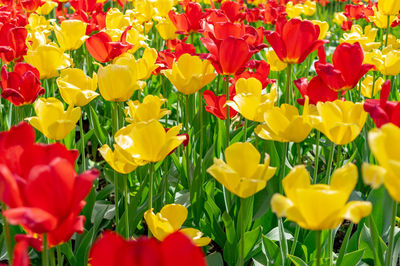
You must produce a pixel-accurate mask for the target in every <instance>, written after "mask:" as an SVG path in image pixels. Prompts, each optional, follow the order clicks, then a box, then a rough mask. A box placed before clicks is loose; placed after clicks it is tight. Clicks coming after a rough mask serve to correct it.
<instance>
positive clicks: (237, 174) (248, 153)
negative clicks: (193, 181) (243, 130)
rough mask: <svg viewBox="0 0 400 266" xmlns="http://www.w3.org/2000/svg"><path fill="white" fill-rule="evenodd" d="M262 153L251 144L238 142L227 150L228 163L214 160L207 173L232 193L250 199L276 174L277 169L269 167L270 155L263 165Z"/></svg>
mask: <svg viewBox="0 0 400 266" xmlns="http://www.w3.org/2000/svg"><path fill="white" fill-rule="evenodd" d="M260 158H261V156H260V153H259V152H258V151H257V149H256V148H255V147H254V146H253V145H252V144H251V143H248V142H246V143H241V142H236V143H234V144H232V145H230V146H229V147H228V148H226V149H225V159H226V163H225V162H224V161H223V160H221V159H217V158H214V164H213V165H212V166H211V167H209V168H208V169H207V173H209V174H210V175H211V176H213V177H214V178H215V179H217V181H218V182H220V183H221V184H222V185H224V186H225V187H226V188H227V189H228V190H229V191H230V192H232V193H233V194H235V195H237V196H239V197H241V198H248V197H250V196H252V195H254V194H255V193H257V192H258V191H260V190H262V189H263V188H264V187H265V186H266V185H267V182H268V180H270V179H271V178H272V176H273V175H274V174H275V171H276V168H275V167H270V166H269V155H268V154H266V155H265V160H264V163H263V164H259V162H260Z"/></svg>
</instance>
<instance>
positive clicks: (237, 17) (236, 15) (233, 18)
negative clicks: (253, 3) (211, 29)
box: [220, 1, 246, 22]
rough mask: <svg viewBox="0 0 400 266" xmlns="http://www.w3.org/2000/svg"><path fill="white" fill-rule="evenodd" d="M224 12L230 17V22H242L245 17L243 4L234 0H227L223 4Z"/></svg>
mask: <svg viewBox="0 0 400 266" xmlns="http://www.w3.org/2000/svg"><path fill="white" fill-rule="evenodd" d="M220 10H222V11H223V12H224V14H225V15H226V16H227V17H228V19H229V21H230V22H240V21H243V19H244V18H245V15H246V14H245V13H243V12H242V10H243V6H242V5H241V4H239V3H236V2H233V1H225V2H223V3H222V4H221V8H220Z"/></svg>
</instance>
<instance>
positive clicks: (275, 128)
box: [254, 100, 312, 142]
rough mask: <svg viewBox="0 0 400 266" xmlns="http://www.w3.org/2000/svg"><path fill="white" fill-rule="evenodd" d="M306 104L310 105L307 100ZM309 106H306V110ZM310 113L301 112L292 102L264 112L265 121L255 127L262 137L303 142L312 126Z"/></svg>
mask: <svg viewBox="0 0 400 266" xmlns="http://www.w3.org/2000/svg"><path fill="white" fill-rule="evenodd" d="M305 105H308V102H307V100H306V103H305ZM307 109H308V107H307V106H305V107H304V110H307ZM307 116H308V114H307V113H303V115H300V114H299V110H298V109H297V108H296V107H295V106H293V105H290V104H282V105H281V106H280V107H273V108H272V109H271V110H268V111H267V112H266V113H265V114H264V122H265V123H263V124H261V125H258V126H257V127H256V128H255V129H254V133H256V134H257V135H258V136H259V137H260V138H262V139H266V140H274V141H279V142H302V141H303V140H304V139H305V138H307V136H308V134H310V131H311V129H312V127H311V126H310V125H309V123H308V117H307Z"/></svg>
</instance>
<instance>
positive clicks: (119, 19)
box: [106, 8, 131, 31]
mask: <svg viewBox="0 0 400 266" xmlns="http://www.w3.org/2000/svg"><path fill="white" fill-rule="evenodd" d="M130 25H131V20H130V18H129V16H125V15H124V14H123V13H122V12H121V11H120V10H119V9H118V8H110V9H108V11H107V14H106V28H107V29H118V30H121V31H124V30H125V29H126V28H127V27H128V26H130Z"/></svg>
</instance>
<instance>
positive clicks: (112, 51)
mask: <svg viewBox="0 0 400 266" xmlns="http://www.w3.org/2000/svg"><path fill="white" fill-rule="evenodd" d="M132 47H133V45H132V44H129V43H126V42H124V41H122V40H121V41H119V42H113V41H112V39H111V37H110V36H109V35H108V34H107V33H105V32H99V33H96V34H94V35H92V36H90V37H89V38H88V39H87V40H86V48H87V49H88V51H89V53H90V55H91V56H93V58H94V59H96V60H97V61H99V62H101V63H105V62H108V61H110V60H112V59H114V58H116V57H118V56H120V55H121V54H123V53H125V52H127V51H128V50H129V49H131V48H132Z"/></svg>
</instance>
